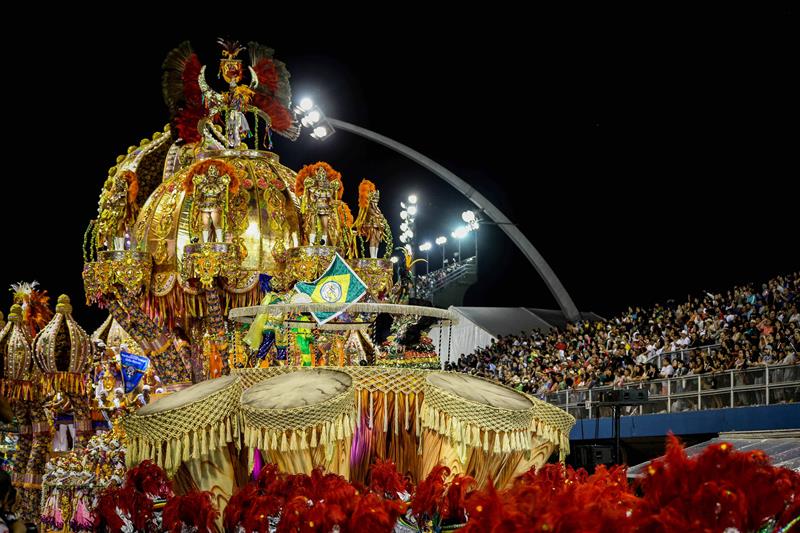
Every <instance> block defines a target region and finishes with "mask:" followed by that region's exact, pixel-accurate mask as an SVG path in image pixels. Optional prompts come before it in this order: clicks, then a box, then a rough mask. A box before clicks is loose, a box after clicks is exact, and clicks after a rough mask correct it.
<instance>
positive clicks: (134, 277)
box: [83, 250, 153, 302]
mask: <svg viewBox="0 0 800 533" xmlns="http://www.w3.org/2000/svg"><path fill="white" fill-rule="evenodd" d="M98 255H99V257H98V259H99V260H98V261H95V262H91V263H86V264H85V265H84V267H83V284H84V290H85V291H86V299H87V301H89V302H94V301H97V300H98V299H99V298H100V297H101V296H102V295H104V294H110V293H113V292H114V286H115V285H122V287H123V288H124V289H125V290H126V291H129V292H136V291H138V290H139V288H140V287H142V286H144V287H147V286H148V285H149V283H150V272H151V270H152V267H153V264H152V261H151V260H150V255H149V254H147V253H146V252H139V251H137V250H115V251H104V252H99V254H98Z"/></svg>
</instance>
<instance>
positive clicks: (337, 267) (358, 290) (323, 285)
mask: <svg viewBox="0 0 800 533" xmlns="http://www.w3.org/2000/svg"><path fill="white" fill-rule="evenodd" d="M294 288H295V290H296V291H297V292H299V293H300V294H305V295H306V296H308V297H309V298H311V301H312V302H316V303H326V304H335V303H340V304H345V305H344V306H343V307H342V308H341V309H340V310H338V311H334V312H312V313H311V315H312V316H313V317H314V320H316V321H317V322H318V323H320V324H324V323H326V322H329V321H330V320H333V319H334V318H336V317H337V316H339V315H341V314H342V313H344V312H345V311H346V310H347V308H348V307H349V306H350V305H351V304H354V303H356V302H357V301H359V300H360V299H361V298H363V297H364V295H365V294H367V286H366V285H365V284H364V282H363V281H361V278H359V277H358V275H357V274H356V273H355V272H353V269H352V268H350V265H348V264H347V263H346V262H345V260H344V259H342V256H340V255H339V254H338V253H337V254H336V255H335V256H334V258H333V261H331V264H330V266H329V267H328V269H327V270H326V271H325V273H324V274H322V276H320V277H319V279H317V280H316V281H314V282H313V283H304V282H298V283H297V284H295V286H294Z"/></svg>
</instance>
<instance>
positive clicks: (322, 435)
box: [319, 423, 330, 446]
mask: <svg viewBox="0 0 800 533" xmlns="http://www.w3.org/2000/svg"><path fill="white" fill-rule="evenodd" d="M328 442H330V441H329V440H328V424H327V423H324V424H322V433H320V436H319V444H320V446H324V445H327V444H328Z"/></svg>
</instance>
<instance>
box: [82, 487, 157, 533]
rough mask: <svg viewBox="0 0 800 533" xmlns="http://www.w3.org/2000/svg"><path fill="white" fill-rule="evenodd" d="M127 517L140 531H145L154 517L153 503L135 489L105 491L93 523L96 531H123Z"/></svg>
mask: <svg viewBox="0 0 800 533" xmlns="http://www.w3.org/2000/svg"><path fill="white" fill-rule="evenodd" d="M120 515H122V516H124V517H126V518H127V519H128V520H130V521H131V523H132V524H133V525H134V527H135V528H136V529H137V530H138V531H145V527H146V525H147V522H149V521H150V519H151V518H152V516H153V502H152V501H150V500H149V499H148V498H147V497H145V496H144V495H143V494H141V493H139V492H137V491H136V490H134V489H133V487H122V488H115V489H111V490H107V491H105V492H104V493H103V494H102V495H101V496H100V499H99V501H98V502H97V507H96V508H95V510H94V514H93V520H92V523H93V524H94V528H95V531H108V532H112V531H122V528H123V526H124V525H125V521H124V520H123V518H122V516H120Z"/></svg>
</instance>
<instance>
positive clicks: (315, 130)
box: [294, 97, 336, 141]
mask: <svg viewBox="0 0 800 533" xmlns="http://www.w3.org/2000/svg"><path fill="white" fill-rule="evenodd" d="M294 113H295V115H296V116H297V118H298V120H299V122H300V125H301V126H303V127H304V128H309V129H311V138H312V139H316V140H318V141H323V140H325V139H327V138H328V137H330V136H331V135H333V134H334V133H335V132H336V130H335V129H334V127H333V125H332V124H331V123H330V121H329V120H328V117H326V116H325V113H323V112H322V109H320V108H319V106H317V105H315V104H314V101H313V100H312V99H311V98H308V97H306V98H303V99H302V100H300V104H299V105H297V106H295V108H294Z"/></svg>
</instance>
